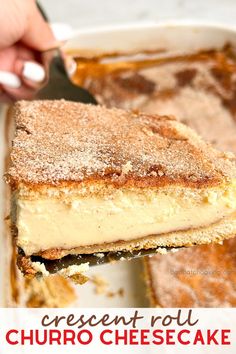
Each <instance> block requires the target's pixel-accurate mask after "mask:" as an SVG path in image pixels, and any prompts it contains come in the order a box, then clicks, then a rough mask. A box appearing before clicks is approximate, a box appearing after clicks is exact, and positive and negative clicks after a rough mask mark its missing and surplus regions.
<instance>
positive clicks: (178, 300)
mask: <svg viewBox="0 0 236 354" xmlns="http://www.w3.org/2000/svg"><path fill="white" fill-rule="evenodd" d="M235 246H236V239H235V238H233V239H231V240H226V241H224V243H223V245H202V246H197V247H193V248H188V249H181V250H179V251H178V252H176V253H174V254H167V255H166V256H164V257H163V256H161V255H155V256H153V257H152V258H146V259H145V270H146V281H147V286H148V297H149V300H150V304H151V306H153V307H154V306H155V307H229V306H233V307H235V306H236V285H235V284H236V272H235V269H236V247H235ZM190 260H191V262H190Z"/></svg>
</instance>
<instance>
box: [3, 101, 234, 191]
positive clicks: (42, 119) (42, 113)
mask: <svg viewBox="0 0 236 354" xmlns="http://www.w3.org/2000/svg"><path fill="white" fill-rule="evenodd" d="M13 112H14V113H13V116H14V119H15V121H16V133H15V138H14V141H13V148H12V152H11V167H10V169H9V171H8V174H7V181H8V182H10V183H11V185H12V186H13V187H14V186H15V187H17V186H18V184H20V183H25V184H29V185H41V184H44V185H45V184H46V185H60V184H63V183H69V182H70V183H71V182H77V183H78V182H79V183H80V182H82V181H83V182H86V181H92V182H93V181H95V182H97V181H106V182H107V183H111V184H114V185H131V186H132V185H133V186H138V187H145V186H147V187H148V186H159V185H165V184H168V183H182V184H185V185H189V186H202V185H207V186H209V185H217V184H219V183H222V182H225V181H226V180H227V179H228V178H234V177H235V176H236V172H235V164H234V155H231V154H226V153H222V152H218V151H217V150H215V149H213V148H212V147H211V146H210V145H208V144H206V143H205V142H203V140H202V139H201V138H200V137H198V135H197V134H196V133H195V132H194V131H193V130H191V129H190V128H188V127H187V126H185V125H183V124H182V123H180V122H178V121H176V120H175V118H174V117H168V116H158V115H154V114H152V115H150V114H145V113H140V112H130V111H124V110H121V109H116V108H113V109H108V108H105V107H102V106H93V105H85V104H82V103H75V102H69V101H64V100H59V101H33V102H27V101H20V102H18V103H16V104H15V106H14V110H13Z"/></svg>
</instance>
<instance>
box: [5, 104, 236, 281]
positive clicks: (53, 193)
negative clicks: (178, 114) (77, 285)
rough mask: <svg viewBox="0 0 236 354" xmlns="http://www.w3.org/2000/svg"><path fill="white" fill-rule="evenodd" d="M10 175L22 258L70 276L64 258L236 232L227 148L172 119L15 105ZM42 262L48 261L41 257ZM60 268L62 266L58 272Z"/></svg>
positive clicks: (30, 266)
mask: <svg viewBox="0 0 236 354" xmlns="http://www.w3.org/2000/svg"><path fill="white" fill-rule="evenodd" d="M14 118H15V120H16V134H15V138H14V141H13V148H12V152H11V161H12V163H11V167H10V168H9V171H8V173H7V176H6V178H7V181H8V182H9V183H10V185H11V189H12V208H11V221H12V230H13V233H14V234H15V236H16V240H17V246H18V248H19V250H20V251H19V254H20V257H19V259H20V260H19V265H20V267H21V269H22V271H23V272H24V273H25V274H26V275H28V276H34V275H35V274H37V273H41V274H45V275H46V274H49V272H50V267H48V264H49V263H50V262H51V261H52V260H56V261H57V260H58V261H60V262H61V266H60V267H61V268H64V269H63V270H61V271H60V272H59V273H60V274H61V272H63V274H64V275H68V276H70V277H71V276H73V275H74V274H75V273H80V272H83V271H85V270H86V269H87V265H88V264H87V263H88V262H87V263H86V264H82V265H81V266H76V265H74V264H73V262H71V263H70V266H68V264H69V263H67V264H64V263H63V257H66V256H67V257H68V256H70V255H79V256H81V255H84V254H88V255H89V254H94V253H96V254H97V256H98V258H100V257H103V254H101V253H102V252H104V253H106V252H111V251H112V252H123V251H127V250H128V251H131V252H132V251H134V250H135V251H136V250H142V249H149V248H157V251H160V252H163V248H175V247H182V246H190V245H194V244H204V243H210V242H220V241H222V240H224V239H227V238H230V237H232V236H233V235H234V234H235V232H236V181H235V178H236V168H235V163H234V155H233V154H228V153H222V152H218V151H217V150H215V149H213V148H212V147H211V146H210V145H209V144H206V143H205V142H203V141H202V139H201V138H200V137H198V136H197V134H195V133H194V131H192V130H191V129H190V128H188V127H186V126H184V125H183V124H181V123H180V122H178V121H176V120H175V119H174V118H173V117H168V116H158V115H154V114H153V115H148V114H144V113H139V112H127V111H123V110H120V109H107V108H104V107H98V106H90V105H83V104H79V103H73V102H66V101H63V100H62V101H35V102H26V101H22V102H18V103H17V104H16V105H15V108H14ZM45 260H47V261H45ZM65 268H66V269H65Z"/></svg>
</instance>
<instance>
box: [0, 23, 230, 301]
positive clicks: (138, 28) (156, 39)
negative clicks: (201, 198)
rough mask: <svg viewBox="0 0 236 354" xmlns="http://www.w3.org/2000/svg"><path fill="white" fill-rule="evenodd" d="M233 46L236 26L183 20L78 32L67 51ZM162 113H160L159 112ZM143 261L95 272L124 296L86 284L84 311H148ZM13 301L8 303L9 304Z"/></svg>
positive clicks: (81, 291)
mask: <svg viewBox="0 0 236 354" xmlns="http://www.w3.org/2000/svg"><path fill="white" fill-rule="evenodd" d="M228 42H230V43H231V44H232V45H234V46H235V47H236V27H227V26H224V25H218V24H216V25H213V24H207V23H200V22H192V21H188V22H187V21H184V22H183V21H177V22H170V23H159V24H155V23H151V24H145V25H139V24H129V25H126V26H115V27H103V28H94V29H89V30H84V31H83V30H79V31H75V34H74V36H73V38H72V39H71V40H69V41H68V42H67V43H66V45H65V46H64V47H63V50H64V51H65V53H66V52H67V51H71V50H76V52H77V54H79V55H81V56H85V57H89V56H91V55H95V54H106V53H112V52H138V51H143V50H163V49H164V50H166V51H171V52H173V51H174V52H189V51H191V52H192V51H197V50H201V49H212V48H220V47H222V46H223V45H224V44H225V43H228ZM0 113H2V117H1V122H0V134H1V135H0V159H1V161H0V174H1V176H2V175H3V172H4V171H3V170H4V149H5V146H4V129H5V128H4V123H5V120H4V117H5V110H1V112H0ZM157 113H158V112H157ZM4 188H5V185H4V182H3V181H2V179H1V182H0V189H1V194H0V198H1V200H0V206H1V208H2V209H0V211H1V224H0V306H6V302H5V298H6V294H7V293H9V289H7V287H6V283H7V280H8V278H7V277H8V276H9V272H8V269H9V259H8V262H7V261H6V257H5V258H4V257H2V255H6V254H7V250H6V247H7V243H6V240H5V238H6V236H5V234H4V231H3V230H4V221H3V212H2V210H3V206H4V197H3V195H4ZM140 262H141V261H134V262H133V261H132V262H120V263H117V264H115V265H112V266H110V265H105V266H101V267H97V268H93V269H91V273H93V274H100V275H102V276H103V277H104V278H105V279H106V280H108V283H109V288H110V290H111V291H114V292H115V291H117V290H118V289H119V288H124V289H125V293H124V295H125V296H124V297H120V296H114V297H112V298H107V296H106V295H99V296H98V295H95V294H94V287H93V286H92V285H91V284H89V283H88V284H85V285H83V286H82V287H78V295H79V300H78V304H76V305H78V306H82V307H138V306H144V305H145V304H146V301H145V295H144V293H145V289H144V291H140V289H141V287H142V288H144V286H143V282H142V279H141V275H140V269H141V268H140ZM9 303H10V299H8V304H9Z"/></svg>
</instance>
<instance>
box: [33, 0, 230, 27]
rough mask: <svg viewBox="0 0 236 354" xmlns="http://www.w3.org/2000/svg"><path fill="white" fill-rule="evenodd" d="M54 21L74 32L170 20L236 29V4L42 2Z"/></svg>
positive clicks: (195, 0)
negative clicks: (186, 20)
mask: <svg viewBox="0 0 236 354" xmlns="http://www.w3.org/2000/svg"><path fill="white" fill-rule="evenodd" d="M40 2H41V4H42V5H43V6H44V8H45V9H46V10H47V13H48V15H49V17H50V20H51V21H57V22H67V23H69V24H71V25H72V26H73V27H74V28H80V27H91V26H94V25H104V24H117V23H127V22H133V21H139V22H146V21H150V20H154V21H163V20H167V19H173V18H178V19H186V18H187V19H200V20H209V21H211V22H214V21H216V22H224V23H227V24H231V25H232V24H235V26H236V1H235V0H41V1H40Z"/></svg>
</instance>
